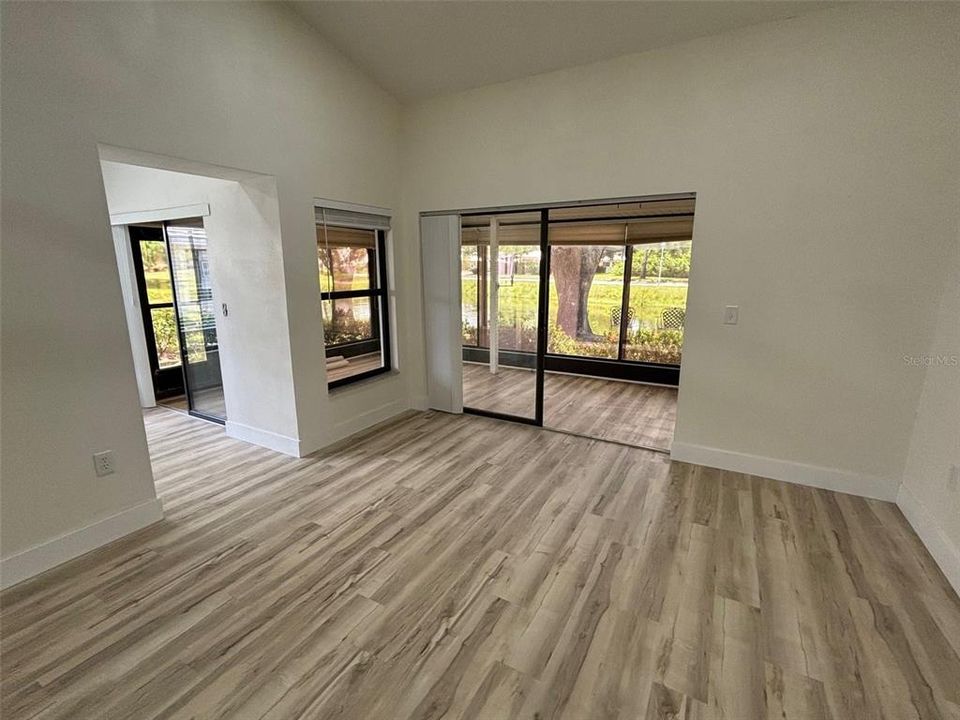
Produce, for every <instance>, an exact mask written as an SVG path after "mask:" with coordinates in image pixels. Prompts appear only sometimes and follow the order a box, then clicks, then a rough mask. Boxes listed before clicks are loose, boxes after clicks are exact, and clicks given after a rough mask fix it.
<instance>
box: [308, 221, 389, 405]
mask: <svg viewBox="0 0 960 720" xmlns="http://www.w3.org/2000/svg"><path fill="white" fill-rule="evenodd" d="M317 215H318V222H317V267H318V271H319V281H320V307H321V316H322V318H323V335H324V346H325V354H326V363H327V386H328V387H330V388H336V387H341V386H343V385H347V384H350V383H353V382H357V381H359V380H364V379H366V378H370V377H373V376H375V375H379V374H382V373H385V372H387V371H388V370H390V327H389V316H390V313H389V310H388V299H387V298H388V294H387V263H386V235H387V233H386V230H385V229H383V228H377V227H362V226H361V227H351V226H349V225H347V224H346V223H350V222H351V221H352V220H353V218H352V217H351V216H352V215H353V213H346V212H344V211H337V212H336V213H335V214H334V213H331V215H334V217H333V218H330V219H328V218H327V217H326V215H327V213H326V212H324V211H322V210H318V212H317ZM336 222H339V223H342V224H334V223H336ZM369 223H370V221H369V219H366V218H360V219H358V220H357V224H358V225H361V224H369Z"/></svg>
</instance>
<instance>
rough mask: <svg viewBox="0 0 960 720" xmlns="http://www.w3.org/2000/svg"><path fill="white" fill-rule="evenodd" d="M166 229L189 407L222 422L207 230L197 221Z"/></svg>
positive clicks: (166, 226)
mask: <svg viewBox="0 0 960 720" xmlns="http://www.w3.org/2000/svg"><path fill="white" fill-rule="evenodd" d="M165 231H166V235H167V247H168V248H169V254H170V269H171V273H172V275H173V291H174V304H175V306H176V310H177V322H178V325H179V331H180V349H181V353H180V354H181V358H182V361H183V375H184V380H185V381H186V391H187V401H188V405H189V408H190V411H191V412H192V413H194V414H196V415H200V416H202V417H205V418H208V419H211V420H217V421H223V420H225V419H226V416H227V414H226V406H225V404H224V399H223V378H222V376H221V372H220V344H219V342H218V339H217V325H216V312H217V308H216V307H215V303H214V299H213V286H212V283H211V281H210V263H209V259H208V257H207V234H206V231H205V230H204V229H203V223H202V222H201V221H199V220H178V221H175V222H169V223H166V225H165Z"/></svg>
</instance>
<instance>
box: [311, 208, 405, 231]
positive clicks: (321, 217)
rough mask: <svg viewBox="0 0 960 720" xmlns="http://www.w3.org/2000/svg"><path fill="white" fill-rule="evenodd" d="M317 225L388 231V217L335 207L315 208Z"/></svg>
mask: <svg viewBox="0 0 960 720" xmlns="http://www.w3.org/2000/svg"><path fill="white" fill-rule="evenodd" d="M313 210H314V216H315V218H316V223H317V225H323V224H324V223H326V224H327V225H328V226H337V227H346V228H359V229H361V230H389V229H390V216H389V215H380V214H377V213H374V212H358V211H355V210H345V209H342V208H336V207H325V206H319V205H318V206H315V207H314V209H313Z"/></svg>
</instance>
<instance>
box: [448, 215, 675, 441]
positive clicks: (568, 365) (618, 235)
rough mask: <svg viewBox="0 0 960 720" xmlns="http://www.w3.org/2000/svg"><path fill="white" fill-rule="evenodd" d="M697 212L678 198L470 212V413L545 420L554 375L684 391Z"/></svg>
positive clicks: (465, 272)
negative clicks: (685, 334) (682, 365)
mask: <svg viewBox="0 0 960 720" xmlns="http://www.w3.org/2000/svg"><path fill="white" fill-rule="evenodd" d="M693 211H694V199H693V197H679V198H670V199H652V200H649V201H644V200H640V201H634V202H614V203H597V204H594V205H570V206H559V207H553V208H541V209H536V210H521V211H511V212H499V213H469V214H463V215H462V216H461V258H460V260H461V264H460V273H461V297H462V324H463V338H462V340H463V349H462V359H463V377H464V382H463V405H464V408H465V409H466V410H468V411H472V412H479V413H481V414H488V415H489V414H493V415H498V416H500V415H502V416H507V417H510V418H511V419H519V420H523V421H526V422H533V423H535V424H538V425H539V424H543V420H544V397H545V394H549V393H546V392H545V387H544V379H545V377H546V376H547V375H550V376H551V377H560V376H563V375H566V376H571V377H585V378H588V379H592V378H596V379H598V380H611V381H629V382H633V383H646V384H650V385H659V386H666V387H667V388H668V389H669V388H670V387H675V386H676V385H677V384H678V382H679V374H680V361H681V356H682V346H683V332H684V326H685V320H686V296H687V278H688V275H689V270H690V247H691V237H692V232H693ZM568 384H570V383H568ZM626 387H627V386H624V385H622V384H620V385H619V386H618V385H617V384H616V383H614V384H612V385H610V384H608V385H606V386H604V389H605V391H606V390H610V388H613V390H610V392H608V393H607V395H608V397H613V398H615V397H616V394H617V392H618V391H620V390H624V389H625V388H626ZM611 393H612V394H611ZM674 393H675V391H674ZM667 394H669V393H667ZM597 397H599V396H597ZM609 404H610V403H609V402H607V405H609ZM575 409H576V408H574V407H571V408H569V410H570V412H569V413H568V415H569V416H570V417H573V416H574V415H576V412H575Z"/></svg>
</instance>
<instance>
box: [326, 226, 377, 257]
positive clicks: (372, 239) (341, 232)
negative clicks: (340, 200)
mask: <svg viewBox="0 0 960 720" xmlns="http://www.w3.org/2000/svg"><path fill="white" fill-rule="evenodd" d="M317 243H318V244H319V245H326V244H328V245H333V246H336V247H351V248H368V249H371V250H372V249H373V248H375V247H376V246H377V236H376V233H375V232H374V231H373V230H361V229H359V228H345V227H337V226H333V225H327V227H326V228H324V226H323V224H322V223H321V224H318V225H317Z"/></svg>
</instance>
